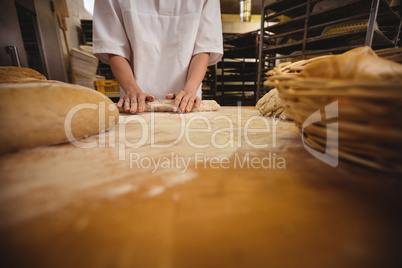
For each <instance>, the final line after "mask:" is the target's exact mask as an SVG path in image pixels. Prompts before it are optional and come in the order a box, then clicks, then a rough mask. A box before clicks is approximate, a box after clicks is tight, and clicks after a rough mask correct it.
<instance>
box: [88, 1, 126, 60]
mask: <svg viewBox="0 0 402 268" xmlns="http://www.w3.org/2000/svg"><path fill="white" fill-rule="evenodd" d="M92 32H93V40H92V41H93V51H94V55H95V56H96V57H97V58H98V59H99V60H101V61H102V62H104V63H106V64H109V56H108V54H115V55H119V56H122V57H124V58H126V59H127V60H130V57H131V47H130V42H129V40H128V38H127V34H126V30H125V27H124V22H123V16H122V11H121V9H120V6H119V3H118V1H117V0H96V1H95V8H94V15H93V31H92Z"/></svg>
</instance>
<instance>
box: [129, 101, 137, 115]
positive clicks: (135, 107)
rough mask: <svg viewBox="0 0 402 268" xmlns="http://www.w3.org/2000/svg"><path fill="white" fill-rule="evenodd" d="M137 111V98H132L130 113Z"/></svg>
mask: <svg viewBox="0 0 402 268" xmlns="http://www.w3.org/2000/svg"><path fill="white" fill-rule="evenodd" d="M136 111H137V100H136V98H132V99H131V108H130V113H132V114H133V113H135V112H136Z"/></svg>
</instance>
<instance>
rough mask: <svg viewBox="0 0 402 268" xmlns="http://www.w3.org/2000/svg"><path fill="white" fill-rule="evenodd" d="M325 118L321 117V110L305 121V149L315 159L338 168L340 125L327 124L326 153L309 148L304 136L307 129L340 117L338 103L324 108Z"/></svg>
mask: <svg viewBox="0 0 402 268" xmlns="http://www.w3.org/2000/svg"><path fill="white" fill-rule="evenodd" d="M324 115H325V118H322V117H321V110H318V111H315V112H314V113H313V114H312V115H310V116H309V117H308V118H307V119H306V121H304V123H303V126H302V130H301V131H302V142H303V146H304V148H305V149H306V150H307V151H308V152H309V153H310V154H311V155H313V156H314V157H315V158H317V159H319V160H321V161H322V162H324V163H326V164H328V165H330V166H332V167H337V166H338V163H339V137H338V135H339V134H338V133H339V125H338V123H329V124H326V144H325V152H324V153H322V152H320V151H318V150H315V149H313V148H311V147H310V146H308V145H307V144H306V142H305V139H304V136H305V134H306V132H305V128H306V127H308V126H310V125H312V124H314V123H317V122H323V121H327V120H330V119H333V118H337V117H338V101H335V102H333V103H330V104H328V105H326V106H325V107H324Z"/></svg>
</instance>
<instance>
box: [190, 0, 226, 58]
mask: <svg viewBox="0 0 402 268" xmlns="http://www.w3.org/2000/svg"><path fill="white" fill-rule="evenodd" d="M203 52H207V53H210V57H209V62H208V65H214V64H216V63H217V62H218V61H219V60H220V59H221V58H222V56H223V41H222V22H221V11H220V4H219V0H205V3H204V8H203V10H202V13H201V20H200V24H199V27H198V31H197V37H196V40H195V45H194V51H193V55H195V54H199V53H203Z"/></svg>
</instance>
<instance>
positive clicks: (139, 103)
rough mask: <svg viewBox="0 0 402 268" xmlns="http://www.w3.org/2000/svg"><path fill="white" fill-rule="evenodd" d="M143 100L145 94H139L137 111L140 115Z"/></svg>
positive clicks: (143, 107) (142, 108)
mask: <svg viewBox="0 0 402 268" xmlns="http://www.w3.org/2000/svg"><path fill="white" fill-rule="evenodd" d="M145 98H146V95H145V94H139V95H138V98H137V100H138V111H139V112H140V113H141V112H143V111H144V110H145Z"/></svg>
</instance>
